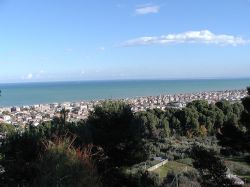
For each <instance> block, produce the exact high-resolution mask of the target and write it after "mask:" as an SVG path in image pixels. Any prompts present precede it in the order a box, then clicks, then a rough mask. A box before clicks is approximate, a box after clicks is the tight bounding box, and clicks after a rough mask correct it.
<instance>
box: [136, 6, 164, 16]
mask: <svg viewBox="0 0 250 187" xmlns="http://www.w3.org/2000/svg"><path fill="white" fill-rule="evenodd" d="M159 11H160V6H157V5H151V4H146V5H142V6H139V7H137V8H136V9H135V13H136V14H138V15H145V14H152V13H158V12H159Z"/></svg>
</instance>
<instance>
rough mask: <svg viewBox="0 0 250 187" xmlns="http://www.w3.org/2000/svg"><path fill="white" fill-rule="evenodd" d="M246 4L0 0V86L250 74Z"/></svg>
mask: <svg viewBox="0 0 250 187" xmlns="http://www.w3.org/2000/svg"><path fill="white" fill-rule="evenodd" d="M249 20H250V0H219V1H218V0H151V1H150V0H149V1H146V0H0V83H7V82H47V81H73V80H77V81H78V80H120V79H195V78H244V77H250V24H249V23H250V22H249Z"/></svg>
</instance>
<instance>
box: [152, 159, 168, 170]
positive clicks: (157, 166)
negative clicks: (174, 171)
mask: <svg viewBox="0 0 250 187" xmlns="http://www.w3.org/2000/svg"><path fill="white" fill-rule="evenodd" d="M167 162H168V159H166V160H164V161H162V162H160V163H159V164H156V165H154V166H152V167H150V168H148V169H147V171H154V170H156V169H157V168H159V167H161V166H163V165H165V164H166V163H167Z"/></svg>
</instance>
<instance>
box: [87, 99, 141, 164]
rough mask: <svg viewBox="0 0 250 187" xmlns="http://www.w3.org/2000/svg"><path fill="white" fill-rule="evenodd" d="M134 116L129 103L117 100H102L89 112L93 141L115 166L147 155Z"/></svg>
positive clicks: (129, 162)
mask: <svg viewBox="0 0 250 187" xmlns="http://www.w3.org/2000/svg"><path fill="white" fill-rule="evenodd" d="M134 119H135V118H134V114H133V112H132V111H131V107H130V106H129V105H127V104H125V103H122V102H118V101H117V102H116V101H109V102H103V103H102V104H101V105H100V106H95V108H94V111H92V112H91V113H90V115H89V118H88V121H87V123H88V124H89V125H90V127H91V133H92V138H93V143H94V144H95V145H98V146H101V147H102V148H103V150H104V153H105V155H106V156H107V157H108V161H109V163H111V164H113V165H114V166H121V165H126V164H131V163H136V162H137V161H138V160H144V159H146V158H145V155H144V154H143V153H144V152H145V151H144V149H143V143H142V142H141V138H140V132H141V131H140V126H139V124H137V123H134ZM136 152H139V153H140V155H138V154H136ZM138 156H139V158H138Z"/></svg>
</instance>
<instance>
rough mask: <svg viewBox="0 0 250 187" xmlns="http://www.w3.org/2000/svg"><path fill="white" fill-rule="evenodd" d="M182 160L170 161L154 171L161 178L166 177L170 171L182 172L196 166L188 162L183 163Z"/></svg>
mask: <svg viewBox="0 0 250 187" xmlns="http://www.w3.org/2000/svg"><path fill="white" fill-rule="evenodd" d="M181 161H182V160H176V161H169V162H168V163H167V164H165V165H164V166H162V167H159V168H158V169H156V170H154V171H153V172H155V173H157V174H159V177H160V180H162V179H164V178H165V177H166V176H167V174H168V172H170V171H173V172H174V173H181V172H183V171H188V170H193V169H194V168H193V167H191V166H190V165H188V164H185V163H181Z"/></svg>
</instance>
